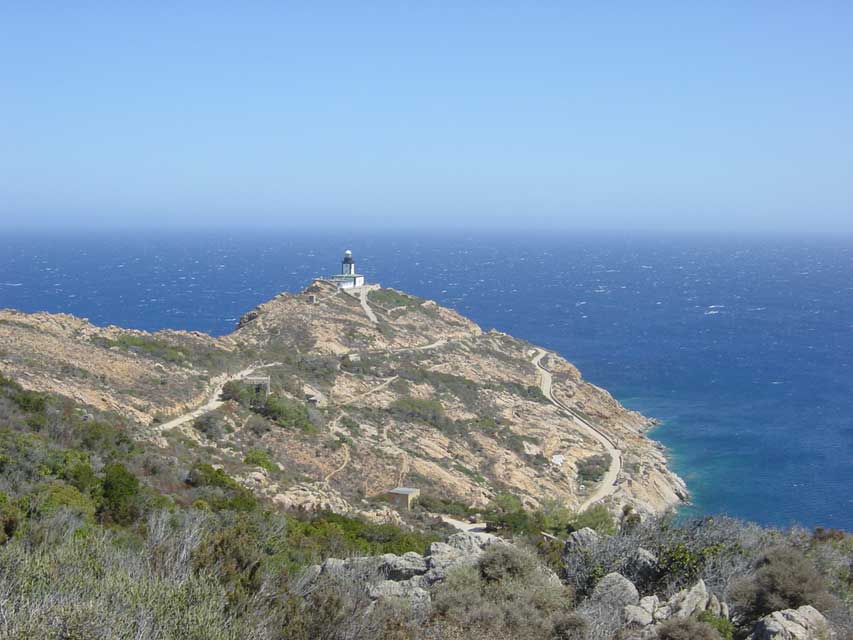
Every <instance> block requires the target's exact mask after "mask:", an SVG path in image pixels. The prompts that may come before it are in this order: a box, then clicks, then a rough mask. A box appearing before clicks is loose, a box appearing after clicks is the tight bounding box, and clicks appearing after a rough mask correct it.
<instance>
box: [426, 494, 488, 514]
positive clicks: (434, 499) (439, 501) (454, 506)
mask: <svg viewBox="0 0 853 640" xmlns="http://www.w3.org/2000/svg"><path fill="white" fill-rule="evenodd" d="M416 504H417V505H418V506H419V507H420V508H421V509H423V510H424V511H431V512H433V513H445V514H447V515H450V516H461V517H467V516H470V515H472V514H473V513H475V510H474V509H470V508H468V505H466V504H465V503H464V502H459V501H458V500H453V499H451V498H442V497H438V496H435V495H433V494H431V493H421V495H420V496H418V499H417V503H416Z"/></svg>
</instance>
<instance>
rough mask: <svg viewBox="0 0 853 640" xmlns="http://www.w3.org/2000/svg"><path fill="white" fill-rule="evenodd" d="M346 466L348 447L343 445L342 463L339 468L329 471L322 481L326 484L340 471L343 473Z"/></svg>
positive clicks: (347, 462)
mask: <svg viewBox="0 0 853 640" xmlns="http://www.w3.org/2000/svg"><path fill="white" fill-rule="evenodd" d="M348 464H349V447H348V446H347V445H344V461H343V462H342V463H341V464H340V466H339V467H338V468H337V469H334V470H332V471H330V472H329V473H327V474H326V477H325V478H323V481H324V482H328V481H329V480H331V479H332V477H334V476H335V475H336V474H338V473H340V472H341V471H343V470H344V469H346V467H347V465H348Z"/></svg>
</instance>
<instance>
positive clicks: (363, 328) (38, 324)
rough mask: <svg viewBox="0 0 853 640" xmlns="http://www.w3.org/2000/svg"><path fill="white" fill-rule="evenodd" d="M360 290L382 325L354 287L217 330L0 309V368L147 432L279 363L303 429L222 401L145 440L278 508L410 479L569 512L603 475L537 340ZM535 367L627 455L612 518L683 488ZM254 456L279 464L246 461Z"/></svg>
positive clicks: (640, 447)
mask: <svg viewBox="0 0 853 640" xmlns="http://www.w3.org/2000/svg"><path fill="white" fill-rule="evenodd" d="M366 299H367V302H368V304H369V305H370V309H371V310H372V311H373V314H374V315H375V318H376V321H375V322H374V321H373V319H372V318H370V317H368V315H367V314H366V313H365V311H364V309H363V307H362V305H361V303H360V300H359V298H358V297H355V296H351V295H348V294H346V293H342V292H340V291H338V290H337V289H335V288H334V287H332V286H330V285H328V284H327V283H324V282H321V281H317V282H315V283H313V284H312V285H311V286H310V287H309V288H308V289H306V291H304V292H303V293H301V294H281V295H279V296H277V297H276V298H274V299H272V300H270V301H269V302H266V303H264V304H262V305H260V306H259V307H257V308H256V309H254V310H252V311H250V312H249V313H247V314H246V315H245V316H244V317H243V318H242V319H241V321H240V324H239V326H238V328H237V329H236V330H235V331H234V332H233V333H231V334H229V335H227V336H224V337H221V338H213V337H210V336H207V335H204V334H200V333H189V332H180V331H162V332H158V333H155V334H149V333H145V332H139V331H130V330H125V329H121V328H118V327H96V326H94V325H92V324H91V323H89V322H87V321H85V320H82V319H78V318H74V317H72V316H67V315H51V314H44V313H37V314H23V313H20V312H16V311H9V310H6V311H0V372H2V373H3V374H4V375H6V376H9V377H11V378H14V379H15V380H17V381H19V382H20V383H21V384H22V385H24V386H25V387H26V388H29V389H32V390H37V391H46V392H52V393H58V394H61V395H64V396H67V397H70V398H73V399H74V400H76V401H78V402H80V403H82V404H84V405H89V406H91V407H93V409H97V410H107V411H111V412H114V413H118V414H120V415H122V416H124V417H125V418H126V419H127V420H128V422H129V423H130V425H131V428H134V429H135V432H136V433H137V434H138V437H140V438H142V437H146V438H150V437H152V436H150V435H146V434H150V429H149V430H146V427H148V426H149V425H151V424H152V422H154V423H156V422H157V421H163V422H165V421H166V420H167V419H168V418H170V417H175V416H179V415H181V414H182V413H185V412H189V411H191V410H193V409H195V408H197V407H199V406H201V405H203V404H204V403H205V402H207V400H208V399H209V395H210V393H211V391H212V390H213V389H215V387H216V384H217V382H218V383H219V384H221V381H222V379H223V376H228V375H229V374H235V373H236V372H237V371H239V370H241V369H242V370H245V369H246V368H247V367H250V366H252V365H253V364H261V363H271V362H277V363H281V364H279V365H276V366H273V367H269V368H267V369H265V370H264V373H265V374H269V375H270V376H271V379H272V385H273V393H274V394H275V395H276V396H277V397H281V398H284V399H286V400H287V401H289V402H291V403H295V404H298V405H300V406H304V407H305V410H306V411H307V413H308V415H309V417H310V422H311V428H309V429H305V428H289V427H288V426H287V425H286V424H285V425H284V426H282V424H281V423H278V424H273V423H272V422H270V421H269V420H265V419H264V418H262V417H260V416H258V415H255V414H253V413H252V412H251V411H250V410H249V409H248V408H246V407H245V406H240V405H238V404H237V403H234V402H227V403H225V404H224V405H223V406H221V407H219V408H217V409H216V410H215V411H213V412H212V414H211V415H209V416H205V420H199V419H197V420H195V421H194V422H193V421H188V422H187V423H186V424H184V425H181V426H180V427H177V428H175V429H173V430H170V431H165V432H163V433H161V434H157V435H156V436H153V438H154V441H155V443H156V444H158V445H159V446H161V447H175V446H182V447H194V448H198V449H202V450H203V451H204V453H205V455H206V456H207V457H208V458H209V459H210V460H211V462H214V463H216V464H221V465H223V466H225V467H226V468H228V469H229V471H230V472H233V473H234V474H235V475H237V476H238V477H240V478H241V479H242V480H243V482H244V483H245V484H246V485H247V486H250V487H252V488H253V489H254V490H255V491H256V492H258V493H260V494H263V495H266V496H268V497H269V498H270V499H271V500H273V501H274V502H276V503H278V504H280V505H282V506H288V507H296V508H303V509H306V510H312V509H321V508H323V509H325V508H330V509H332V510H335V511H339V512H353V511H359V510H362V509H367V507H365V506H364V505H363V504H362V503H361V500H363V499H365V498H370V497H373V496H377V495H380V494H382V493H384V492H385V491H387V490H389V489H391V488H393V487H394V486H397V485H401V484H405V485H411V486H416V487H419V488H420V489H421V490H422V492H424V493H427V494H431V495H434V496H440V497H441V498H442V499H447V500H456V501H459V502H462V503H464V504H466V505H470V506H474V507H478V506H484V505H485V504H487V503H488V501H489V500H490V499H491V498H492V497H493V496H494V495H495V494H496V493H497V492H499V491H507V490H508V491H512V492H513V493H515V494H517V495H519V496H520V497H522V499H523V500H524V503H525V504H526V505H529V506H531V507H535V506H537V505H538V504H540V503H541V501H542V500H543V499H548V498H552V499H557V500H559V501H561V502H563V503H565V504H566V505H567V506H569V507H570V508H572V507H574V508H576V507H577V506H578V505H580V504H581V503H582V502H583V501H584V498H585V496H588V495H590V494H591V493H592V492H593V491H594V490H595V487H596V479H595V478H594V477H593V478H590V477H585V478H582V477H581V475H579V469H580V468H581V467H582V466H583V464H584V461H587V460H589V459H591V458H594V457H595V456H599V455H601V454H603V453H604V451H603V449H602V447H601V445H600V443H599V442H596V440H595V439H593V438H591V437H589V435H588V434H587V433H585V432H584V431H583V430H582V429H579V428H578V426H577V423H576V421H575V420H573V419H572V416H570V415H568V414H567V413H566V412H565V411H563V410H561V409H560V408H559V407H557V406H555V405H554V404H553V403H552V402H550V401H549V400H548V399H547V398H545V397H544V396H543V395H542V393H541V391H540V390H539V386H538V385H539V377H538V370H537V368H536V367H535V366H534V364H533V363H532V359H533V357H534V356H535V354H536V351H535V348H534V347H533V346H532V345H530V344H529V343H527V342H524V341H522V340H519V339H516V338H513V337H511V336H508V335H505V334H502V333H499V332H495V331H491V332H483V331H482V330H481V329H480V328H479V327H478V326H477V325H476V324H474V323H473V322H471V321H470V320H468V319H466V318H464V317H462V316H460V315H459V314H457V313H456V312H454V311H452V310H450V309H446V308H443V307H441V306H439V305H437V304H436V303H434V302H431V301H425V300H420V299H418V298H414V297H411V296H407V295H406V294H403V293H400V292H396V291H393V290H389V289H378V290H372V291H370V292H369V293H368V294H367V297H366ZM542 364H543V366H545V367H547V369H548V371H550V372H551V373H552V374H553V388H552V392H553V394H554V396H555V397H556V398H558V399H559V400H560V402H562V403H563V404H565V405H566V406H568V407H570V408H571V409H572V410H576V411H578V412H581V414H582V415H584V416H586V417H587V418H588V419H589V420H590V421H592V422H594V423H595V424H596V425H597V426H598V427H599V428H600V429H602V430H603V431H604V432H605V433H606V434H607V436H608V437H609V438H610V439H612V441H614V442H615V443H617V445H618V449H619V450H620V451H621V452H622V457H623V459H622V465H621V469H620V472H619V475H618V477H617V479H616V483H615V485H614V489H613V491H612V493H611V495H609V496H608V497H607V498H606V499H605V504H607V505H608V507H609V508H610V509H611V510H612V511H613V512H614V513H616V512H618V511H620V510H621V509H622V507H623V506H625V505H632V506H633V507H634V508H635V510H636V511H637V512H640V513H655V512H661V511H663V510H666V509H667V508H669V507H672V506H674V505H676V504H678V503H679V502H680V501H682V500H684V499H686V498H687V493H686V489H685V487H684V484H683V482H682V481H681V480H680V479H679V478H678V477H677V476H675V475H674V474H673V473H672V472H671V471H669V470H668V469H667V467H666V460H665V457H664V454H663V452H662V450H661V448H660V447H659V446H658V445H657V444H656V443H654V442H653V441H651V440H650V439H648V438H647V437H646V436H645V435H644V433H645V431H646V430H647V429H648V428H649V427H650V426H651V425H652V422H651V421H650V420H649V419H648V418H646V417H644V416H642V415H640V414H638V413H636V412H633V411H629V410H627V409H625V408H624V407H622V406H621V405H620V404H619V403H618V402H617V401H616V400H614V399H613V397H612V396H610V394H608V393H607V392H606V391H604V390H603V389H600V388H598V387H596V386H594V385H591V384H589V383H588V382H586V381H584V380H583V378H582V377H581V374H580V372H579V371H578V370H577V369H576V368H575V367H574V366H573V365H571V364H570V363H569V362H567V361H566V360H564V359H562V358H560V357H559V356H557V355H555V354H548V355H547V356H546V357H545V358H544V359H543V361H542ZM309 396H310V400H311V402H308V400H307V399H306V398H308V397H309ZM202 422H204V424H201V423H202ZM261 423H266V425H263V424H261ZM134 425H135V427H134ZM255 450H263V451H265V452H267V453H268V454H269V456H270V458H271V459H272V461H273V462H274V463H275V464H276V465H277V466H278V468H279V471H272V472H270V471H269V470H266V471H265V470H262V469H259V468H257V467H252V466H251V465H246V464H244V463H243V459H244V458H245V456H246V454H247V453H248V452H250V451H255ZM325 480H328V482H326V481H325ZM389 511H390V510H389ZM374 515H375V518H376V519H384V520H386V521H393V520H394V516H393V515H390V514H388V513H378V514H374Z"/></svg>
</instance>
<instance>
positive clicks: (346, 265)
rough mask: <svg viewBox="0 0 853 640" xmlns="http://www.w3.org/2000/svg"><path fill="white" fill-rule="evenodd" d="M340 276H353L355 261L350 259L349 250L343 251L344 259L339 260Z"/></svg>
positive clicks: (350, 252)
mask: <svg viewBox="0 0 853 640" xmlns="http://www.w3.org/2000/svg"><path fill="white" fill-rule="evenodd" d="M341 275H342V276H354V275H355V260H353V259H352V251H350V250H349V249H347V250H346V251H344V259H343V260H341Z"/></svg>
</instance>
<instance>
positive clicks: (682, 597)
mask: <svg viewBox="0 0 853 640" xmlns="http://www.w3.org/2000/svg"><path fill="white" fill-rule="evenodd" d="M708 600H709V596H708V589H707V588H706V587H705V582H704V581H703V580H699V582H697V583H696V584H694V585H693V586H692V587H690V589H682V590H681V591H679V592H678V593H676V594H675V595H674V596H672V598H670V599H669V603H668V605H669V608H670V609H671V610H672V615H673V616H675V617H676V618H689V617H690V616H691V615H693V614H694V613H701V612H702V611H705V609H706V608H707V607H708Z"/></svg>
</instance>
